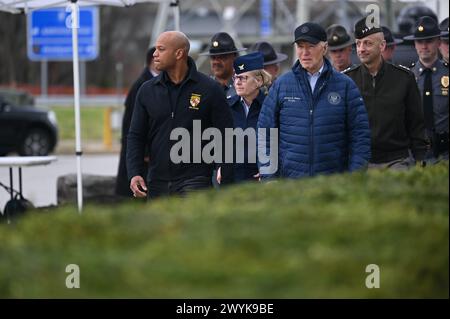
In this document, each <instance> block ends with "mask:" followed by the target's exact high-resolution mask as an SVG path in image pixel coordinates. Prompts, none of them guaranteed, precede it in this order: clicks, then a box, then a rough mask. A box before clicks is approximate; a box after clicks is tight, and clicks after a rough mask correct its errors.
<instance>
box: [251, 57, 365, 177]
mask: <svg viewBox="0 0 450 319" xmlns="http://www.w3.org/2000/svg"><path fill="white" fill-rule="evenodd" d="M324 61H325V64H324V69H323V71H322V73H321V75H320V77H319V79H318V81H317V84H316V86H315V89H314V92H311V86H310V84H309V81H308V78H307V72H306V70H305V69H303V68H302V67H301V65H300V63H299V62H298V61H297V63H296V64H295V65H294V67H293V68H292V71H290V72H288V73H286V74H284V75H282V76H281V77H280V78H279V79H278V80H277V81H276V82H275V83H274V85H273V86H272V87H271V89H270V91H269V95H268V96H267V97H266V99H265V101H264V104H263V107H262V109H261V114H260V116H259V121H258V129H260V128H279V130H278V134H279V143H278V165H277V170H276V172H275V173H273V174H271V173H266V174H261V175H262V178H269V177H273V176H279V177H303V176H313V175H316V174H331V173H337V172H345V171H354V170H357V169H360V168H363V167H365V166H366V165H367V162H368V160H369V158H370V130H369V121H368V117H367V112H366V109H365V107H364V101H363V99H362V97H361V94H360V93H359V90H358V88H357V86H356V85H355V83H354V82H353V81H352V80H351V79H350V78H349V77H348V76H346V75H344V74H341V73H339V72H337V71H336V70H334V69H333V68H332V67H331V64H330V62H329V61H328V60H327V59H324ZM258 133H259V132H258ZM258 147H261V148H262V149H265V150H269V143H268V141H267V140H266V141H265V142H263V143H259V144H258ZM266 154H268V151H267V152H266ZM260 160H261V157H260ZM260 166H261V167H260V170H261V169H262V168H263V167H265V166H268V164H265V163H260ZM260 172H261V173H263V172H262V171H260Z"/></svg>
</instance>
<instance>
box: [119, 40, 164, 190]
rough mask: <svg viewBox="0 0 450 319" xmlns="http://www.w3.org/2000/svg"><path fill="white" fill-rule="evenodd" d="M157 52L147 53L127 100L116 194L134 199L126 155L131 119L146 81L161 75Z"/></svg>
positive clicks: (150, 50)
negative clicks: (155, 53)
mask: <svg viewBox="0 0 450 319" xmlns="http://www.w3.org/2000/svg"><path fill="white" fill-rule="evenodd" d="M154 52H155V47H151V48H150V49H148V51H147V55H146V66H145V68H144V70H143V71H142V73H141V75H140V76H139V78H138V79H137V80H136V81H135V82H134V83H133V85H132V86H131V89H130V91H129V92H128V95H127V98H126V100H125V112H124V115H123V119H122V138H121V144H122V148H121V150H120V160H119V170H118V172H117V180H116V194H117V195H119V196H124V197H132V196H133V193H132V192H131V190H130V182H129V180H128V174H127V166H126V154H127V135H128V130H129V129H130V124H131V117H132V115H133V109H134V103H135V101H136V95H137V92H138V90H139V88H140V87H141V85H142V84H144V83H145V82H146V81H148V80H151V79H153V78H154V77H155V76H157V75H158V74H159V72H158V71H157V70H156V69H155V66H154V62H153V53H154Z"/></svg>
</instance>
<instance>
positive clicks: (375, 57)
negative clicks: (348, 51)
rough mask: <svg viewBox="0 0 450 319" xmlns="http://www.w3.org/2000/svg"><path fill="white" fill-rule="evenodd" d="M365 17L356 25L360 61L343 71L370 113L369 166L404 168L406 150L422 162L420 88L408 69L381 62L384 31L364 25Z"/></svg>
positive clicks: (422, 130) (406, 164) (424, 144)
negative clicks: (354, 85)
mask: <svg viewBox="0 0 450 319" xmlns="http://www.w3.org/2000/svg"><path fill="white" fill-rule="evenodd" d="M366 20H367V19H366V18H363V19H361V20H359V21H358V22H357V23H356V25H355V38H356V50H357V54H358V57H359V59H360V60H361V64H360V65H358V66H356V67H353V68H350V69H348V70H347V71H344V73H345V74H347V75H348V76H349V77H351V78H352V79H353V81H355V83H356V85H357V86H358V88H359V90H360V92H361V95H362V96H363V98H364V103H365V105H366V108H367V113H368V114H369V127H370V130H371V134H372V143H371V145H372V157H371V159H370V163H369V168H371V167H374V168H376V167H382V168H393V169H407V168H408V167H409V165H410V159H409V151H411V152H412V154H413V156H414V159H415V160H416V161H423V159H424V156H425V152H426V147H427V144H426V139H425V124H424V116H423V111H422V105H421V102H420V94H419V89H418V88H417V84H416V81H415V78H414V74H413V73H412V72H411V71H409V70H408V69H407V68H404V67H401V66H396V65H393V64H390V63H388V62H386V61H384V59H383V57H382V55H381V53H382V52H383V50H384V48H385V46H386V40H384V35H383V30H382V29H381V27H380V26H379V25H374V24H372V25H366Z"/></svg>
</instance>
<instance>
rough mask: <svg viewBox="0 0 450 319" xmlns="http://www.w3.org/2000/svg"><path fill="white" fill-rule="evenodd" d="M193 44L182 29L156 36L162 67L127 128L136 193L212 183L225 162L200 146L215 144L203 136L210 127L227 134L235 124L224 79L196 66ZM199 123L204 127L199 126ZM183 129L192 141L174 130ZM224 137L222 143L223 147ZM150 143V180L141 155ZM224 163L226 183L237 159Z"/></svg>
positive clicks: (160, 192) (167, 191)
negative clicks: (215, 171) (207, 156)
mask: <svg viewBox="0 0 450 319" xmlns="http://www.w3.org/2000/svg"><path fill="white" fill-rule="evenodd" d="M189 46H190V45H189V40H188V38H187V37H186V35H184V34H183V33H181V32H177V31H169V32H164V33H162V34H161V35H160V36H159V37H158V40H157V41H156V51H155V54H154V60H155V66H156V68H157V69H158V70H159V71H162V72H161V74H160V75H158V76H157V77H155V78H153V79H152V80H151V81H148V82H146V83H144V84H143V85H142V87H141V88H140V90H139V92H138V95H137V98H136V104H135V110H134V112H133V117H132V120H131V127H130V131H129V132H128V148H127V168H128V177H129V178H130V180H131V183H130V188H131V190H132V192H133V194H134V196H135V197H145V196H147V197H148V198H155V197H158V196H161V195H169V194H183V193H186V192H189V191H192V190H196V189H200V188H205V187H210V186H211V177H212V171H213V169H214V167H215V164H220V163H217V162H213V163H209V162H208V161H206V160H205V159H204V156H203V155H204V154H202V151H201V150H200V154H199V152H198V149H197V148H196V147H195V145H196V143H201V147H202V149H203V146H205V145H206V144H208V145H209V144H210V143H207V142H209V141H208V140H206V139H205V138H204V136H203V135H204V134H203V132H204V131H205V130H206V129H208V128H216V129H218V130H219V131H220V133H221V134H220V135H221V138H224V137H225V128H227V127H228V128H232V127H233V119H232V116H231V111H230V109H229V107H228V104H227V101H226V98H225V94H224V92H223V90H222V89H221V87H220V86H219V84H217V83H216V82H215V81H214V80H213V79H210V78H209V77H207V76H206V75H204V74H202V73H200V72H198V71H197V69H196V66H195V63H194V61H193V60H192V58H190V57H189V56H188V53H189ZM199 125H200V126H201V130H200V132H198V131H196V128H198V127H199ZM180 131H183V132H186V133H187V134H188V135H189V139H188V141H185V140H183V136H182V139H181V140H180V141H177V140H176V138H174V135H175V136H179V135H177V134H176V133H175V134H174V132H180ZM205 135H208V134H205ZM208 137H209V136H208ZM183 141H184V144H183V145H182V146H183V147H182V148H181V152H182V157H183V158H186V157H187V160H183V161H181V162H178V161H177V160H176V159H175V157H176V158H178V157H179V151H176V152H174V146H176V145H178V144H179V143H181V142H183ZM214 141H215V140H214ZM221 142H222V143H218V145H219V144H221V146H223V147H224V145H225V143H224V141H223V140H222V141H221ZM145 145H147V147H148V150H149V157H150V161H149V171H148V175H147V183H146V182H145V180H144V176H143V171H144V168H143V166H144V165H143V162H142V160H141V159H142V158H143V156H144V148H145ZM214 150H215V151H216V149H214ZM222 155H224V152H222ZM223 157H224V156H223ZM221 166H222V169H224V167H225V169H224V171H223V173H222V175H224V176H222V178H224V180H223V181H222V183H225V184H227V183H230V182H232V178H233V177H232V176H233V175H232V164H231V165H229V164H221Z"/></svg>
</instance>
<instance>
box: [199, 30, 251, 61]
mask: <svg viewBox="0 0 450 319" xmlns="http://www.w3.org/2000/svg"><path fill="white" fill-rule="evenodd" d="M210 42H211V43H210V46H209V49H208V51H207V52H203V53H200V54H199V55H209V56H212V55H222V54H231V53H238V52H241V51H245V50H247V49H246V48H241V49H238V48H236V45H235V44H234V40H233V38H232V37H231V36H230V35H229V34H228V33H226V32H219V33H216V34H214V35H213V37H212V38H211V41H210Z"/></svg>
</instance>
